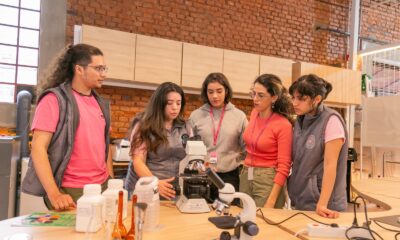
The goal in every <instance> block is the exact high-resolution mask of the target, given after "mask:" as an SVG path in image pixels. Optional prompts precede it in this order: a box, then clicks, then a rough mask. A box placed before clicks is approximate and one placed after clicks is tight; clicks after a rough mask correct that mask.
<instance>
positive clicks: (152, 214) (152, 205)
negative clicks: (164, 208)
mask: <svg viewBox="0 0 400 240" xmlns="http://www.w3.org/2000/svg"><path fill="white" fill-rule="evenodd" d="M134 194H136V195H137V202H143V203H146V204H147V208H146V213H145V214H144V215H145V219H144V224H143V229H144V230H146V231H154V230H156V229H157V227H158V224H159V215H160V195H159V193H158V178H157V177H155V176H152V177H141V178H139V180H138V182H137V183H136V185H135V191H134Z"/></svg>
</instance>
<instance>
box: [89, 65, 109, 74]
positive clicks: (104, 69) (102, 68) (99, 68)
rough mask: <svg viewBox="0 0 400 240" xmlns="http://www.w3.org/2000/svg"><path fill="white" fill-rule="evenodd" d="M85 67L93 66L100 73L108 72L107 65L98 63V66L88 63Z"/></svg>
mask: <svg viewBox="0 0 400 240" xmlns="http://www.w3.org/2000/svg"><path fill="white" fill-rule="evenodd" d="M83 67H91V68H93V69H94V70H96V72H98V73H107V72H108V67H107V66H106V65H96V66H91V65H86V66H83Z"/></svg>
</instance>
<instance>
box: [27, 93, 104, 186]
mask: <svg viewBox="0 0 400 240" xmlns="http://www.w3.org/2000/svg"><path fill="white" fill-rule="evenodd" d="M73 95H74V97H75V100H76V102H77V105H78V108H79V116H80V118H79V125H78V128H77V130H76V135H75V140H74V146H73V149H72V155H71V159H70V161H69V164H68V166H67V168H66V170H65V173H64V178H63V180H62V184H61V186H63V187H72V188H83V186H84V185H85V184H89V183H99V184H101V183H104V182H105V181H106V180H107V178H108V172H107V166H106V161H105V159H106V156H105V149H106V144H105V140H104V138H105V134H104V133H105V132H104V131H105V125H106V122H105V119H104V116H103V112H102V111H101V109H100V106H99V104H98V103H97V101H96V99H95V97H94V96H82V95H80V94H78V93H76V92H73ZM58 119H59V106H58V100H57V97H56V95H55V94H53V93H50V94H47V95H46V96H45V97H44V98H43V99H42V100H41V101H40V102H39V104H38V105H37V107H36V112H35V116H34V119H33V121H32V128H31V130H32V131H34V130H40V131H47V132H51V133H54V132H55V130H56V127H57V123H58Z"/></svg>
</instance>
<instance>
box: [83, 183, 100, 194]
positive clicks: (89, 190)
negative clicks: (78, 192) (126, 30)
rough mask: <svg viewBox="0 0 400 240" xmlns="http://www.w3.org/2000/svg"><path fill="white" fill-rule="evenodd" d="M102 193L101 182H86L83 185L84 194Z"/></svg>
mask: <svg viewBox="0 0 400 240" xmlns="http://www.w3.org/2000/svg"><path fill="white" fill-rule="evenodd" d="M98 194H101V186H100V184H86V185H85V186H84V187H83V195H98Z"/></svg>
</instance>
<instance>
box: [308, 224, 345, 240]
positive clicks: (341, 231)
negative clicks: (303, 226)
mask: <svg viewBox="0 0 400 240" xmlns="http://www.w3.org/2000/svg"><path fill="white" fill-rule="evenodd" d="M348 228H349V227H348V226H341V225H338V226H337V227H332V226H331V225H323V224H319V223H308V224H307V231H308V235H309V236H310V237H326V238H344V239H345V238H346V230H347V229H348Z"/></svg>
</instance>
